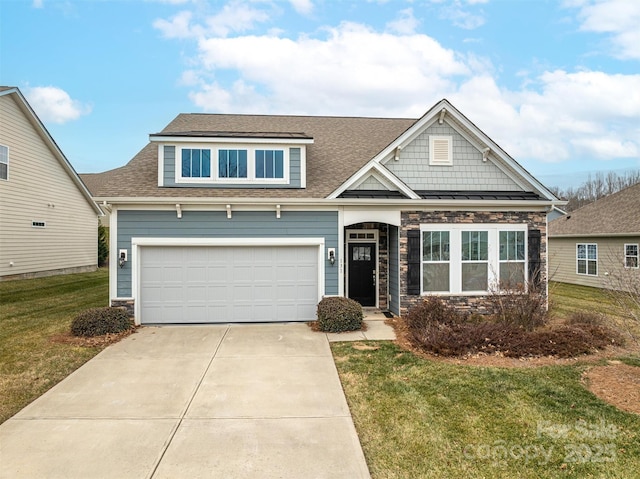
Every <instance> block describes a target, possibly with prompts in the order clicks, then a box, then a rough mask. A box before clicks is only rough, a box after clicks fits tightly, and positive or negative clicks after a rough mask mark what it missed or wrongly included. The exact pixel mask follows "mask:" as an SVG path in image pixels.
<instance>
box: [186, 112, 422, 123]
mask: <svg viewBox="0 0 640 479" xmlns="http://www.w3.org/2000/svg"><path fill="white" fill-rule="evenodd" d="M183 115H193V116H196V115H202V116H230V117H262V118H326V119H353V120H399V121H416V120H418V119H419V118H412V117H400V116H398V117H387V116H342V115H296V114H268V113H204V112H200V113H179V114H178V116H183Z"/></svg>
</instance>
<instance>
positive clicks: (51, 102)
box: [25, 86, 91, 123]
mask: <svg viewBox="0 0 640 479" xmlns="http://www.w3.org/2000/svg"><path fill="white" fill-rule="evenodd" d="M25 97H26V98H27V100H28V101H29V104H30V105H31V107H32V108H33V109H34V111H35V112H36V114H37V115H38V117H40V119H41V120H43V121H50V122H52V123H66V122H68V121H73V120H77V119H78V118H80V117H81V116H82V115H87V114H89V113H91V107H90V106H89V105H84V104H82V103H81V102H79V101H77V100H73V99H72V98H71V97H70V96H69V94H68V93H67V92H66V91H64V90H62V89H60V88H57V87H54V86H43V87H32V88H27V89H26V90H25Z"/></svg>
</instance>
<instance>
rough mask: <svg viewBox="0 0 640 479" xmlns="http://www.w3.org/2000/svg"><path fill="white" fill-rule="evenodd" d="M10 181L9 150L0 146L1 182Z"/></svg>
mask: <svg viewBox="0 0 640 479" xmlns="http://www.w3.org/2000/svg"><path fill="white" fill-rule="evenodd" d="M8 179H9V148H8V147H6V146H4V145H0V180H8Z"/></svg>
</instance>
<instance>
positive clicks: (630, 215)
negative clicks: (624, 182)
mask: <svg viewBox="0 0 640 479" xmlns="http://www.w3.org/2000/svg"><path fill="white" fill-rule="evenodd" d="M607 234H640V183H638V184H636V185H634V186H630V187H628V188H625V189H624V190H622V191H619V192H618V193H614V194H612V195H609V196H605V197H604V198H600V199H599V200H598V201H595V202H593V203H591V204H588V205H586V206H583V207H582V208H578V209H577V210H575V211H572V212H571V213H569V214H567V215H566V216H561V217H560V218H557V219H555V220H553V221H552V222H550V223H549V235H550V236H560V235H607Z"/></svg>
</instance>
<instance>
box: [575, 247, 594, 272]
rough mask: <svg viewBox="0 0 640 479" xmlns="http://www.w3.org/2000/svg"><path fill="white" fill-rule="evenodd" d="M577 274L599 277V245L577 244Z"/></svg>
mask: <svg viewBox="0 0 640 479" xmlns="http://www.w3.org/2000/svg"><path fill="white" fill-rule="evenodd" d="M576 272H577V274H584V275H587V276H598V244H597V243H577V244H576Z"/></svg>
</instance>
